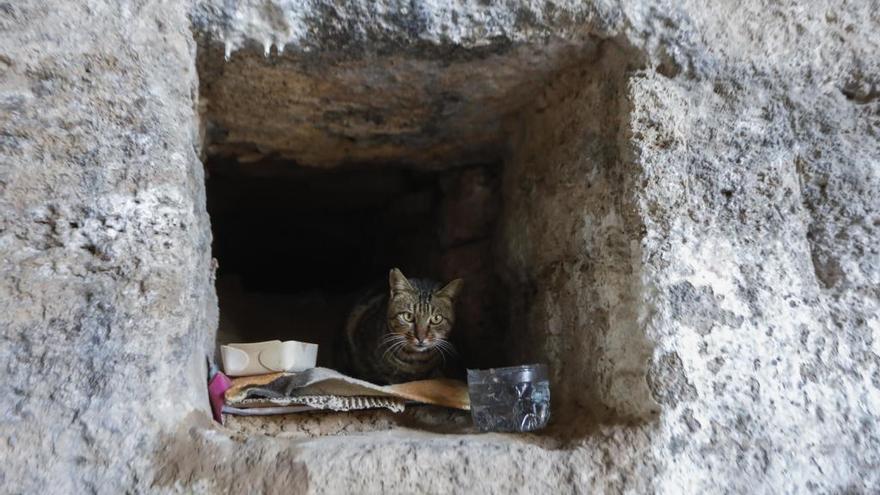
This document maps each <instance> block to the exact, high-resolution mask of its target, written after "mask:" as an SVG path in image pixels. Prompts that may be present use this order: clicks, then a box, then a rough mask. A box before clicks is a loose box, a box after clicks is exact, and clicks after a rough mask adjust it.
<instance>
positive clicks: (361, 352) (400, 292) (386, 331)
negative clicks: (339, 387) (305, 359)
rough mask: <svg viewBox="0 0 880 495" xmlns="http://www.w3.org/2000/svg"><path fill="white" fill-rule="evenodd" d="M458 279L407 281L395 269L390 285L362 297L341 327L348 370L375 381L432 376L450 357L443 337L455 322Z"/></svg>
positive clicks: (409, 379)
mask: <svg viewBox="0 0 880 495" xmlns="http://www.w3.org/2000/svg"><path fill="white" fill-rule="evenodd" d="M461 286H462V281H461V279H456V280H453V281H452V282H450V283H448V284H446V285H445V286H442V287H441V286H440V284H438V283H437V282H434V281H432V280H426V279H407V278H406V277H405V276H404V275H403V273H401V272H400V270H398V269H396V268H394V269H392V270H391V273H390V274H389V287H388V288H381V289H375V290H372V291H370V292H368V293H367V294H365V295H364V297H362V298H361V300H360V301H359V302H358V303H357V304H356V305H355V307H354V308H353V309H352V311H351V313H350V314H349V317H348V321H347V323H346V326H345V354H346V361H347V364H348V368H349V370H348V371H349V372H350V373H352V374H353V375H354V376H356V377H358V378H362V379H365V380H369V381H372V382H376V383H400V382H405V381H411V380H419V379H423V378H429V377H431V376H435V375H436V374H437V373H438V372H439V367H440V365H441V363H442V362H443V360H444V359H446V358H447V357H449V356H450V354H449V352H448V351H451V345H450V344H449V342H448V341H447V339H448V337H449V333H450V332H451V331H452V327H453V324H454V323H455V308H454V305H455V298H456V297H457V295H458V293H459V291H460V290H461Z"/></svg>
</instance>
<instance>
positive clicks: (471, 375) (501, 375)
mask: <svg viewBox="0 0 880 495" xmlns="http://www.w3.org/2000/svg"><path fill="white" fill-rule="evenodd" d="M467 375H468V394H469V395H470V400H471V416H472V417H473V419H474V424H476V426H477V428H479V429H480V431H499V432H500V431H503V432H526V431H535V430H540V429H541V428H543V427H545V426H547V421H549V420H550V381H549V379H548V374H547V365H544V364H526V365H522V366H511V367H509V368H492V369H488V370H468V372H467Z"/></svg>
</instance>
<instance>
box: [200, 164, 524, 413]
mask: <svg viewBox="0 0 880 495" xmlns="http://www.w3.org/2000/svg"><path fill="white" fill-rule="evenodd" d="M206 169H207V177H208V178H207V184H206V186H207V206H208V212H209V214H210V215H211V223H212V230H213V234H214V241H213V253H214V256H215V257H216V258H217V259H218V266H219V267H218V270H217V278H216V287H217V295H218V299H219V303H220V324H219V329H218V337H217V342H218V345H219V344H222V343H228V342H257V341H262V340H271V339H280V340H291V339H295V340H301V341H307V342H314V343H317V344H319V346H320V347H319V353H318V364H319V365H320V366H326V367H330V368H336V367H337V362H336V358H337V355H336V352H337V351H338V348H337V345H338V343H339V339H340V336H341V331H342V329H343V327H344V324H345V319H346V317H347V315H348V312H349V310H350V309H351V307H352V305H353V304H354V302H355V300H356V298H357V296H358V295H359V294H360V293H361V292H362V291H363V290H364V289H365V288H368V287H370V286H372V285H376V284H379V285H381V284H385V283H387V282H386V280H387V274H388V270H389V268H390V267H392V266H394V267H399V268H400V269H401V270H403V272H404V273H405V274H407V276H410V277H432V278H435V279H438V280H450V279H452V278H456V277H462V278H464V279H466V292H465V293H463V295H462V297H461V299H460V300H459V302H458V304H457V321H456V328H455V332H454V333H453V335H452V342H453V344H454V346H455V348H456V350H457V352H458V359H455V360H454V359H451V356H450V359H449V361H448V365H447V367H446V369H445V370H444V371H445V374H446V375H448V376H454V377H458V378H462V379H463V378H464V369H465V367H471V368H486V367H493V366H502V365H506V364H510V362H511V361H510V360H509V358H508V357H507V356H506V353H505V347H506V342H505V341H506V337H507V335H506V334H505V332H504V331H503V329H504V321H505V319H506V317H507V309H506V306H505V298H504V288H503V285H502V284H501V282H500V279H499V278H498V276H497V275H496V272H495V267H494V262H493V259H494V258H493V256H492V237H493V235H494V233H495V231H496V229H497V225H496V220H497V215H498V211H499V206H500V205H499V201H500V198H499V192H500V191H499V186H500V164H468V165H460V166H454V167H450V168H447V169H442V170H423V169H419V168H418V167H413V166H407V165H388V166H382V167H377V166H358V165H353V166H342V167H334V168H331V169H323V168H314V167H304V166H300V165H297V164H296V163H293V162H291V161H290V160H286V159H281V158H271V157H270V158H266V159H263V160H260V161H257V162H253V163H242V162H240V161H238V160H237V159H235V158H222V157H212V158H210V159H209V160H207V161H206ZM343 417H345V418H348V419H349V420H350V422H351V423H352V424H354V425H362V426H361V427H363V428H367V429H374V428H377V427H380V426H381V425H385V424H386V423H385V420H387V419H388V415H386V414H383V413H381V412H376V411H373V412H367V413H348V414H346V415H334V414H332V413H330V414H329V415H328V414H327V413H315V414H312V415H309V416H306V417H305V418H308V420H307V421H306V422H305V423H302V422H301V420H303V419H305V418H304V417H303V415H294V416H289V417H286V418H251V419H242V418H232V419H231V420H230V423H231V424H233V425H236V424H237V425H239V426H241V427H243V428H252V427H259V428H265V427H268V426H271V425H273V424H279V423H283V424H285V425H286V426H285V428H286V429H287V431H290V430H296V431H299V430H300V426H301V425H302V424H306V425H312V427H314V422H315V421H317V423H318V424H319V425H320V424H322V423H323V422H325V421H327V420H328V419H329V418H333V421H332V422H333V423H334V424H335V423H336V421H338V420H342V418H343ZM413 417H417V418H419V419H418V421H417V422H418V424H419V425H422V426H424V427H432V426H443V425H446V426H449V425H452V426H454V427H456V428H457V427H462V426H466V425H467V421H466V419H467V418H466V415H463V414H455V413H453V412H450V411H443V410H440V409H439V408H429V407H420V408H418V410H416V411H415V412H410V413H408V414H407V415H406V417H404V418H397V419H396V420H403V421H411V420H413ZM377 420H379V421H378V424H376V423H375V422H376V421H377ZM396 420H395V421H396ZM349 427H353V426H351V425H349ZM354 427H356V426H354ZM318 430H321V428H320V427H319V428H318Z"/></svg>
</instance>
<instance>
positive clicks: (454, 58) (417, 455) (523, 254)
mask: <svg viewBox="0 0 880 495" xmlns="http://www.w3.org/2000/svg"><path fill="white" fill-rule="evenodd" d="M227 5H228V4H227V3H226V2H201V3H197V5H195V6H193V5H190V4H189V3H187V2H173V1H169V2H151V1H138V2H122V3H121V4H120V3H117V2H106V3H105V2H100V1H97V0H90V1H88V2H82V3H80V4H76V5H74V4H72V3H70V2H38V1H24V2H14V3H8V4H2V5H0V25H2V30H0V47H2V48H0V108H2V112H0V274H2V276H0V309H2V311H0V315H2V316H0V338H2V342H0V366H2V369H3V370H4V371H5V375H4V380H3V381H2V384H0V392H2V395H3V396H4V398H5V400H4V401H3V402H2V404H3V406H2V407H3V411H2V416H0V417H2V420H0V438H2V441H0V458H2V460H3V463H2V468H0V483H2V486H3V487H4V489H5V490H8V491H10V492H13V493H15V492H28V493H30V492H37V491H47V489H48V491H56V492H59V493H71V492H82V491H94V492H113V493H117V492H119V491H132V492H145V491H154V492H162V491H178V492H191V491H204V492H226V491H229V490H238V491H242V490H244V491H247V490H248V489H251V488H252V489H254V490H257V491H266V492H273V491H294V492H295V491H309V492H312V493H338V492H357V493H376V492H385V491H392V492H407V493H410V492H418V491H432V492H434V491H469V492H477V493H480V492H482V493H486V492H516V493H535V492H572V493H574V492H584V491H599V492H614V493H617V492H621V491H632V492H638V493H642V492H661V493H682V492H719V491H730V492H744V493H754V492H758V493H800V492H820V493H827V492H830V493H835V492H855V493H872V492H876V491H878V490H880V475H878V472H880V471H878V470H877V469H876V468H877V466H878V464H880V429H878V426H877V418H878V417H880V338H878V334H880V316H878V315H880V292H878V287H880V251H878V247H877V246H880V174H878V170H880V138H878V136H880V131H878V127H880V123H878V118H880V117H878V115H880V100H878V84H880V83H878V82H880V60H878V57H877V55H876V54H877V53H880V35H878V34H877V33H878V32H880V20H878V19H877V17H876V13H875V10H876V6H874V5H872V4H871V2H852V3H847V2H839V1H837V0H828V1H821V2H810V3H808V4H803V3H796V2H783V3H781V4H780V3H777V2H772V3H771V2H764V1H759V0H755V1H750V2H743V3H741V4H739V5H737V6H736V7H734V6H733V5H732V4H731V6H727V5H722V4H719V5H709V6H707V5H705V4H704V3H703V2H693V1H686V2H675V3H673V2H663V1H652V0H642V1H639V2H631V3H626V4H622V3H617V2H587V3H581V2H556V3H548V2H540V4H539V5H540V6H533V5H532V4H530V3H529V4H525V5H520V4H513V3H509V2H464V3H455V4H454V5H445V4H444V5H441V4H440V3H439V2H430V1H426V2H415V3H413V2H401V3H397V2H379V3H378V4H373V3H372V2H370V3H368V2H363V3H361V2H357V1H351V2H344V3H335V2H334V3H330V2H323V1H317V0H316V1H313V2H307V3H302V2H293V1H281V0H269V1H265V2H255V1H254V2H250V1H249V2H239V3H236V5H235V6H227ZM536 5H538V4H536ZM403 8H406V9H407V11H406V12H405V13H404V12H403V11H402V9H403ZM187 13H189V14H190V16H187ZM191 27H194V30H195V33H196V37H198V38H199V39H200V40H201V43H202V47H203V49H204V51H203V54H202V59H201V67H202V73H201V74H200V76H201V79H202V80H201V85H200V86H201V91H202V92H203V94H205V95H207V96H208V101H207V104H206V105H202V107H203V108H202V111H203V112H204V116H205V120H203V122H202V123H203V124H205V123H206V122H207V127H208V131H209V132H208V136H209V143H212V144H213V145H214V146H216V152H219V153H224V152H225V153H232V154H236V155H241V154H242V153H244V151H245V150H247V152H248V153H249V154H251V155H262V154H266V153H276V152H277V153H280V154H285V155H289V156H291V157H292V158H294V159H296V160H298V161H300V162H301V163H305V164H313V165H325V166H330V165H334V164H337V163H340V162H345V161H350V160H362V161H386V160H394V161H397V162H407V161H413V162H419V164H422V165H423V166H427V167H439V166H447V165H449V164H450V163H452V161H469V160H471V159H487V158H488V159H498V158H503V159H504V161H505V171H504V174H503V175H504V178H503V198H502V199H503V205H502V210H501V221H502V224H503V225H502V227H503V228H502V229H501V231H500V233H499V234H498V236H497V237H496V238H495V241H496V243H497V249H498V256H497V260H498V261H499V263H500V267H501V274H502V275H503V276H504V278H505V280H506V281H507V283H508V285H509V289H510V291H511V297H512V301H513V302H514V304H513V305H512V307H513V308H514V310H513V312H512V315H511V335H512V336H513V337H514V338H513V339H512V340H513V342H514V343H516V344H517V348H516V349H514V352H515V354H516V355H517V356H519V357H522V358H524V359H525V358H529V359H544V360H546V361H548V362H549V363H550V364H551V367H552V369H553V370H554V383H553V385H554V388H553V390H554V392H553V394H554V398H555V399H557V402H556V403H555V404H554V406H555V407H556V408H557V409H556V412H557V413H558V414H557V416H556V418H557V419H556V423H555V424H554V425H553V426H552V428H551V430H550V432H549V433H548V434H545V435H540V436H507V435H442V434H436V433H426V432H419V431H416V430H412V429H407V428H403V427H394V428H391V429H386V430H387V431H383V432H373V433H365V434H360V435H352V436H347V437H346V438H344V439H343V438H338V437H322V438H316V439H311V440H308V441H301V440H300V441H297V440H294V439H289V438H284V436H283V435H279V436H278V437H268V436H253V437H250V438H241V437H237V436H234V435H233V434H232V433H230V431H229V430H227V429H223V428H216V427H214V426H213V425H212V424H211V423H210V422H209V421H207V420H206V419H205V418H206V410H205V409H206V401H205V400H204V390H203V387H202V378H203V377H202V373H203V371H204V369H203V358H204V355H205V353H208V352H210V347H211V343H210V340H211V338H212V335H213V332H214V330H215V328H216V302H215V299H214V292H213V288H212V281H211V264H210V245H209V244H210V243H209V241H210V231H209V228H208V219H207V216H206V214H205V210H204V184H203V177H202V172H201V165H200V163H199V162H198V159H197V154H198V152H199V151H200V149H201V146H202V143H201V142H200V140H199V133H198V127H197V112H196V110H195V108H196V104H197V101H198V96H197V95H198V92H199V87H198V85H197V84H196V79H197V77H196V72H195V67H196V53H195V46H196V45H195V42H194V41H193V34H192V31H191ZM224 41H226V42H227V43H228V46H229V47H230V51H231V54H230V62H228V63H226V62H223V61H222V60H223V55H222V51H221V52H220V53H217V52H215V51H214V50H216V49H217V48H216V45H214V44H213V43H222V42H224ZM266 42H268V43H270V44H275V45H276V46H284V47H285V55H284V56H283V57H284V58H283V59H282V58H279V57H278V55H276V54H274V53H272V54H271V56H270V57H269V58H262V57H263V55H262V53H261V52H262V45H263V44H264V43H266ZM255 46H256V47H257V49H256V50H254V47H255ZM559 47H566V48H564V49H563V50H562V51H560V49H559ZM572 47H582V51H579V52H578V54H577V56H572V57H569V56H567V55H565V54H566V53H571V52H568V51H566V50H570V49H571V48H572ZM276 51H277V49H276ZM542 54H546V58H542ZM392 62H393V63H394V64H395V67H396V68H395V69H391V63H392ZM398 62H399V64H400V65H397V64H398ZM533 63H534V64H536V65H535V67H530V65H531V64H533ZM325 69H326V72H322V71H324V70H325ZM505 69H506V70H509V71H511V72H512V73H514V75H515V76H516V77H508V76H509V74H508V73H505V72H504V70H505ZM248 71H249V72H250V76H249V74H248V73H243V72H248ZM322 74H324V75H325V78H326V81H322V80H321V75H322ZM377 74H378V75H377ZM444 74H447V75H449V76H450V77H451V79H450V80H444V79H443V78H442V76H443V75H444ZM249 77H250V79H249ZM249 81H253V83H254V84H253V85H250V84H248V82H249ZM389 81H390V82H389ZM285 82H287V83H288V84H291V83H295V84H294V85H293V86H290V87H291V88H292V89H290V90H289V92H288V93H285V91H284V90H283V87H284V83H285ZM317 83H320V84H318V85H317V86H316V85H315V84H317ZM368 84H377V86H376V87H375V88H374V89H371V90H363V88H366V86H365V85H368ZM356 88H360V89H356ZM468 88H472V91H471V92H468V91H467V90H468ZM349 93H350V94H349ZM444 93H454V94H457V95H459V97H461V100H459V101H458V102H457V103H455V104H451V105H449V106H443V105H440V106H439V107H438V106H433V107H432V106H431V103H432V102H436V101H438V100H437V98H438V97H440V96H442V95H443V94H444ZM285 95H287V97H288V98H289V99H288V100H286V99H285ZM322 95H325V96H326V97H327V98H328V101H326V102H324V101H322V100H321V96H322ZM461 95H464V96H461ZM498 95H501V96H499V98H500V99H499V100H498V101H495V100H494V97H495V96H498ZM395 98H396V100H395ZM437 108H442V109H443V110H441V111H439V112H438V111H437ZM276 110H277V114H275V115H273V113H272V112H273V111H276ZM323 110H327V113H326V115H325V113H324V112H323ZM368 110H370V111H374V113H369V112H367V111H368ZM447 110H448V112H447ZM334 112H335V113H334ZM374 115H379V116H381V119H376V118H374ZM297 119H301V120H297ZM431 125H436V126H437V127H436V128H434V129H432V128H431ZM352 140H353V141H352ZM345 142H349V143H354V144H348V145H343V144H341V143H345ZM242 158H243V159H244V160H248V159H251V158H253V156H242Z"/></svg>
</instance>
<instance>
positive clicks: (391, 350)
mask: <svg viewBox="0 0 880 495" xmlns="http://www.w3.org/2000/svg"><path fill="white" fill-rule="evenodd" d="M406 344H407V342H406V339H401V340H399V341H396V342H394V343H392V344H391V345H390V346H389V347H388V349H385V352H383V353H382V361H384V360H385V358H387V357H388V354H389V353H390V354H391V355H394V354H396V353H397V351H398V350H400V349H401V348H403V347H404V346H406Z"/></svg>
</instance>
